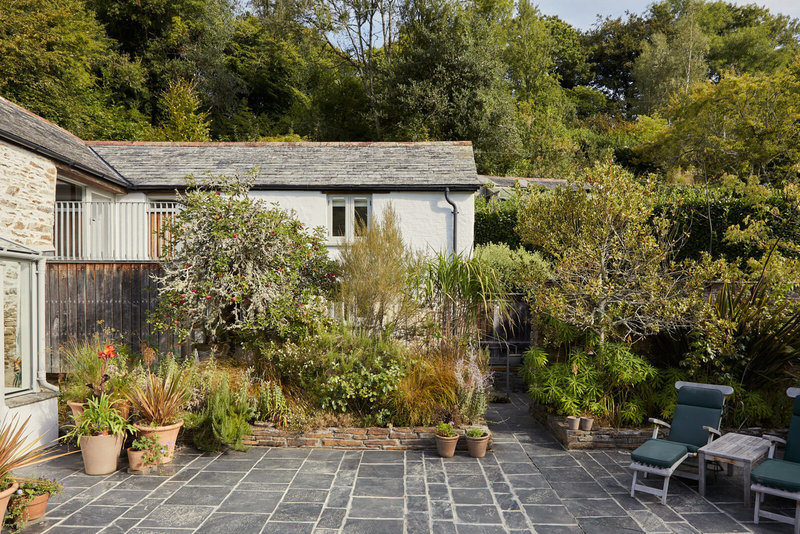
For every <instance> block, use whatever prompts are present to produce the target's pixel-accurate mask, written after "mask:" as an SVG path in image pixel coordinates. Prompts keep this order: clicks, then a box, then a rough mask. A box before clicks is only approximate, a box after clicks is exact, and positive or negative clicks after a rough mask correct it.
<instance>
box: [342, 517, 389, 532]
mask: <svg viewBox="0 0 800 534" xmlns="http://www.w3.org/2000/svg"><path fill="white" fill-rule="evenodd" d="M376 533H380V534H403V521H402V520H401V519H350V518H348V519H347V522H345V524H344V528H342V534H376Z"/></svg>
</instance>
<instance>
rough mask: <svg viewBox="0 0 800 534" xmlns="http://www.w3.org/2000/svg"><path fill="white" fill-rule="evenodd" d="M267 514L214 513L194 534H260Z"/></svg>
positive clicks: (267, 516)
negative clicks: (227, 533) (228, 533)
mask: <svg viewBox="0 0 800 534" xmlns="http://www.w3.org/2000/svg"><path fill="white" fill-rule="evenodd" d="M268 518H269V514H224V513H214V514H211V515H210V516H209V518H208V519H206V520H205V522H204V523H203V524H202V525H201V526H200V528H199V529H197V530H196V531H195V532H196V534H219V533H220V532H235V533H236V534H260V533H261V530H262V529H263V528H264V525H265V524H266V523H267V519H268Z"/></svg>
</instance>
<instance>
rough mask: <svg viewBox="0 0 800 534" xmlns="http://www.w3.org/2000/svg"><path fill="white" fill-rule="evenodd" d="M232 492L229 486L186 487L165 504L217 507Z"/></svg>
mask: <svg viewBox="0 0 800 534" xmlns="http://www.w3.org/2000/svg"><path fill="white" fill-rule="evenodd" d="M230 492H231V488H230V487H228V486H191V485H190V486H186V487H183V488H181V489H179V490H178V491H176V492H175V493H174V494H173V495H172V496H171V497H170V498H169V499H167V500H166V501H165V504H191V505H200V506H203V505H207V506H217V505H219V504H220V503H222V501H224V500H225V497H227V496H228V494H229V493H230Z"/></svg>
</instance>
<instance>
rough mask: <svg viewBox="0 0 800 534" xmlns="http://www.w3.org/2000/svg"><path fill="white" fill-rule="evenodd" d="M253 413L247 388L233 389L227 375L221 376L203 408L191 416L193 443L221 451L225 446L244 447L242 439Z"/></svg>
mask: <svg viewBox="0 0 800 534" xmlns="http://www.w3.org/2000/svg"><path fill="white" fill-rule="evenodd" d="M253 415H254V412H253V409H252V408H251V407H250V402H249V400H248V396H247V389H246V388H242V389H240V390H239V392H233V391H231V388H230V386H229V385H228V380H227V377H223V378H222V379H221V380H220V381H219V382H218V383H217V386H216V388H215V389H214V391H213V392H212V393H211V395H210V396H209V397H208V399H206V404H205V406H204V407H203V409H202V410H201V411H200V412H199V413H198V414H196V415H195V416H193V417H192V422H191V426H192V428H194V429H195V432H194V438H193V440H194V444H195V446H196V447H197V448H198V449H201V450H204V451H220V450H222V449H223V448H224V447H230V448H232V449H234V450H238V451H241V450H246V448H247V447H245V445H244V443H243V438H244V436H246V435H248V434H250V432H251V427H250V423H249V421H250V420H251V419H252V418H253Z"/></svg>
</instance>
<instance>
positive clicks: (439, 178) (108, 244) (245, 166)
mask: <svg viewBox="0 0 800 534" xmlns="http://www.w3.org/2000/svg"><path fill="white" fill-rule="evenodd" d="M250 172H254V173H255V184H254V186H253V188H252V192H251V194H252V196H253V197H256V198H260V199H263V200H265V201H267V202H277V203H278V204H279V205H280V206H281V207H283V208H285V209H291V210H294V211H295V212H296V213H297V216H298V218H299V219H300V220H301V221H302V222H303V223H305V224H306V225H309V226H312V227H316V226H322V227H324V228H326V229H327V234H328V246H329V248H330V250H331V254H332V255H336V251H337V248H338V247H339V246H340V245H341V244H342V243H343V242H344V241H345V240H347V239H349V238H352V237H353V233H354V228H355V224H356V221H357V220H359V219H361V220H369V218H370V216H372V215H375V216H377V217H380V216H381V214H382V212H383V210H384V209H386V207H387V206H388V205H389V204H390V203H391V204H392V205H393V207H394V209H395V211H396V213H397V215H398V218H399V222H400V225H401V230H402V233H403V237H404V239H405V240H406V242H407V243H408V244H409V245H410V246H411V247H413V248H414V249H416V250H420V251H423V252H428V253H431V252H449V251H457V252H461V253H469V252H470V251H471V249H472V244H473V223H474V196H475V194H476V192H477V191H478V189H479V188H480V186H481V182H480V181H479V180H478V176H477V172H476V169H475V161H474V157H473V152H472V145H471V143H469V142H432V143H150V142H147V143H142V142H113V141H88V142H86V141H83V140H81V139H79V138H77V137H75V136H73V135H72V134H70V133H69V132H67V131H65V130H63V129H61V128H59V127H57V126H55V125H54V124H52V123H50V122H48V121H46V120H44V119H42V118H41V117H38V116H36V115H34V114H32V113H30V112H28V111H26V110H24V109H23V108H21V107H19V106H16V105H15V104H12V103H11V102H9V101H7V100H5V99H3V98H0V238H2V239H0V284H2V285H1V286H0V288H1V289H2V291H0V297H2V298H3V301H2V302H3V304H2V305H1V306H0V310H2V312H3V315H2V320H3V324H4V329H5V330H4V334H5V337H4V343H3V346H2V348H0V360H2V361H3V362H4V364H5V365H4V366H3V374H2V375H0V378H2V379H3V380H4V384H5V396H4V399H3V402H2V403H0V410H2V411H4V412H7V411H9V410H12V411H18V412H20V413H24V414H34V415H35V422H36V424H37V425H38V427H39V429H41V430H42V431H43V432H44V431H46V432H47V434H48V437H52V436H54V435H55V432H56V403H55V399H54V398H53V397H54V395H55V393H54V392H53V391H52V390H53V389H54V388H53V386H51V385H50V384H48V383H47V381H46V375H45V371H47V372H60V371H64V369H61V368H57V362H58V361H59V360H58V358H50V357H49V356H48V357H47V358H46V357H45V354H52V353H54V352H56V351H57V349H58V345H59V344H60V343H61V342H63V341H64V340H66V339H68V338H70V337H73V338H80V337H82V336H85V335H87V334H89V333H91V332H92V331H96V330H97V329H98V326H97V324H99V323H103V324H105V326H110V327H113V328H115V329H117V330H118V331H121V332H123V333H125V336H126V340H127V342H129V343H132V344H135V343H136V342H138V341H148V340H149V339H150V338H148V335H149V334H148V333H147V332H146V330H147V328H148V326H147V324H146V321H145V317H146V313H145V312H146V310H147V308H148V306H151V305H152V293H153V292H152V291H151V288H150V287H146V286H147V285H148V283H149V273H150V272H152V270H153V269H157V265H155V263H156V262H157V260H158V258H159V254H160V251H161V245H162V243H161V242H160V239H161V237H160V231H159V230H160V228H161V225H162V224H163V221H164V220H165V218H166V217H168V216H169V215H170V214H171V213H174V212H175V210H176V209H178V206H177V204H176V203H175V191H176V190H181V189H182V188H184V187H185V178H186V176H187V175H190V174H193V175H195V176H202V175H204V174H207V173H211V174H216V175H228V176H240V175H244V174H247V173H250ZM45 265H46V267H45ZM45 361H47V362H48V363H47V364H45V363H44V362H45Z"/></svg>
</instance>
